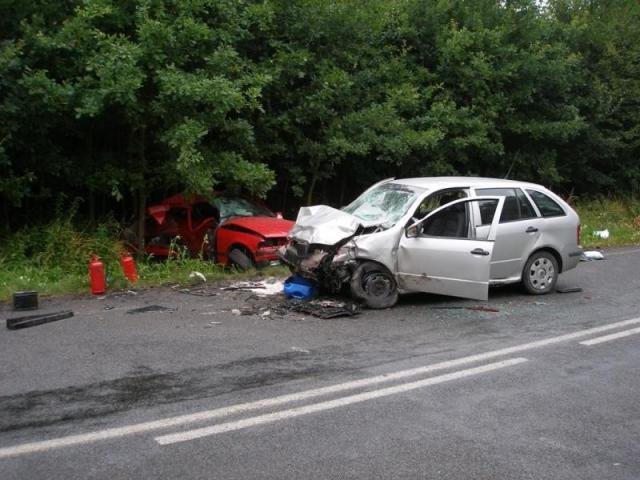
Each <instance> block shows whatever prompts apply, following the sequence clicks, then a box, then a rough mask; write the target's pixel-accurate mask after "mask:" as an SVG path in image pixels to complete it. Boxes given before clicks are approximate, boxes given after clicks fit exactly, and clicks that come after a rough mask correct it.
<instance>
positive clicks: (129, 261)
mask: <svg viewBox="0 0 640 480" xmlns="http://www.w3.org/2000/svg"><path fill="white" fill-rule="evenodd" d="M120 265H121V266H122V273H124V276H125V277H127V280H129V281H130V282H131V283H136V282H137V281H138V270H137V269H136V261H135V260H134V259H133V257H132V256H131V254H129V253H123V254H122V257H120Z"/></svg>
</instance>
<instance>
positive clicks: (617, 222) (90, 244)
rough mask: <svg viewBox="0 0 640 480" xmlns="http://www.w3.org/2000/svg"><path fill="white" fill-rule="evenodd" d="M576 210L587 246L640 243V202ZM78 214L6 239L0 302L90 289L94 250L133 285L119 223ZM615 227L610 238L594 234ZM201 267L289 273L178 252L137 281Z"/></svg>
mask: <svg viewBox="0 0 640 480" xmlns="http://www.w3.org/2000/svg"><path fill="white" fill-rule="evenodd" d="M576 210H577V211H578V213H579V214H580V218H581V224H582V235H581V238H582V245H583V246H584V248H587V249H591V248H606V247H615V246H623V245H637V244H640V201H638V200H634V199H620V198H619V199H597V200H589V201H580V202H578V203H577V206H576ZM72 216H73V215H70V216H69V217H68V218H66V219H64V220H55V221H53V222H51V223H50V224H48V225H44V226H32V227H28V228H24V229H22V230H20V231H18V232H15V233H12V234H8V235H5V236H4V238H2V239H0V240H1V241H0V301H8V300H9V299H10V298H11V295H12V294H13V293H14V292H17V291H21V290H36V291H38V292H39V294H40V295H57V294H69V293H88V292H89V286H88V275H87V265H88V262H89V258H90V257H91V254H93V253H95V254H97V255H99V256H100V258H102V260H103V262H104V264H105V266H106V271H107V283H108V286H109V289H111V290H114V289H120V288H126V287H128V286H129V285H128V283H127V281H126V279H125V278H124V276H123V275H122V272H121V269H120V263H119V258H120V254H121V253H122V252H123V251H124V245H123V244H122V242H120V241H118V240H115V239H117V238H120V230H119V226H118V224H117V223H116V222H114V221H107V222H105V223H103V224H101V225H98V226H97V227H92V228H89V227H87V228H78V227H76V226H75V225H74V223H73V221H72V218H71V217H72ZM604 229H608V230H609V234H610V235H609V238H608V239H602V238H599V237H597V236H595V235H594V234H593V232H594V231H597V230H604ZM193 271H198V272H201V273H202V274H203V275H204V276H205V277H206V278H207V280H208V281H221V280H234V279H242V278H257V277H267V276H286V275H288V270H287V269H286V268H284V267H272V268H268V269H263V270H259V271H255V270H252V271H247V272H237V271H234V270H230V269H227V268H224V267H222V266H220V265H216V264H214V263H212V262H209V261H206V260H202V259H200V258H189V257H187V256H186V255H184V252H183V253H182V254H181V255H177V256H176V257H175V258H172V259H170V260H168V261H166V262H159V261H154V260H153V259H145V260H142V261H139V262H138V272H139V274H140V281H139V282H138V284H137V285H136V286H139V287H153V286H158V285H163V284H168V283H180V284H186V283H189V281H190V280H189V274H190V273H191V272H193Z"/></svg>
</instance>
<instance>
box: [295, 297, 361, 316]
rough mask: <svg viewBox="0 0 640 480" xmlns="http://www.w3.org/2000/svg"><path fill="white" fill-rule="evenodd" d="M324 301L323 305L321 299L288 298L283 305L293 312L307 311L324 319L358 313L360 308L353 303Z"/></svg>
mask: <svg viewBox="0 0 640 480" xmlns="http://www.w3.org/2000/svg"><path fill="white" fill-rule="evenodd" d="M324 302H325V304H324V305H323V301H322V300H320V301H318V300H316V301H312V302H304V301H301V300H294V299H290V300H287V301H286V302H285V303H284V307H285V308H287V309H288V310H291V311H294V312H299V313H307V314H309V315H313V316H314V317H318V318H322V319H325V320H326V319H330V318H338V317H352V316H354V315H357V314H358V313H360V308H359V307H358V305H356V304H355V303H350V302H344V303H339V302H331V304H330V305H329V304H327V303H326V302H327V301H324Z"/></svg>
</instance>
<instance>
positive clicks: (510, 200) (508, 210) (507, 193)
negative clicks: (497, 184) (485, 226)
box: [476, 188, 520, 223]
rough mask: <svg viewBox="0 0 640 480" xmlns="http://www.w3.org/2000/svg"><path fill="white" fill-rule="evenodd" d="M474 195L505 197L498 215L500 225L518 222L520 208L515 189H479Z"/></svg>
mask: <svg viewBox="0 0 640 480" xmlns="http://www.w3.org/2000/svg"><path fill="white" fill-rule="evenodd" d="M476 193H477V195H478V196H485V195H486V196H492V195H499V196H501V197H505V199H504V207H503V208H502V214H501V215H500V223H502V222H511V221H513V220H520V208H519V206H518V198H517V197H516V189H515V188H480V189H477V190H476ZM483 221H484V219H483Z"/></svg>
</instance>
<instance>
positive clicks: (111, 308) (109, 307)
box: [103, 305, 116, 310]
mask: <svg viewBox="0 0 640 480" xmlns="http://www.w3.org/2000/svg"><path fill="white" fill-rule="evenodd" d="M114 308H116V307H112V306H111V305H105V306H104V308H103V310H113V309H114Z"/></svg>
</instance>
